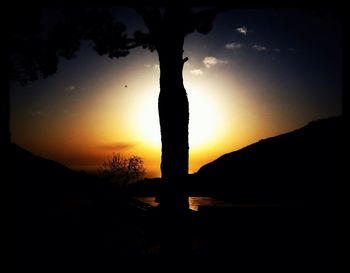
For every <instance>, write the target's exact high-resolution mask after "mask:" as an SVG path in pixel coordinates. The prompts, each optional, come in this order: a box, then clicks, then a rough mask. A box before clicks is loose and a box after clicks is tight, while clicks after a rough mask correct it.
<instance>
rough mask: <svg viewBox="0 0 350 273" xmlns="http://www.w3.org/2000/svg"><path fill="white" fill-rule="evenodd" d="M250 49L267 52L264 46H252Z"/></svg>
mask: <svg viewBox="0 0 350 273" xmlns="http://www.w3.org/2000/svg"><path fill="white" fill-rule="evenodd" d="M252 48H254V49H255V50H257V51H267V47H266V46H261V45H253V46H252Z"/></svg>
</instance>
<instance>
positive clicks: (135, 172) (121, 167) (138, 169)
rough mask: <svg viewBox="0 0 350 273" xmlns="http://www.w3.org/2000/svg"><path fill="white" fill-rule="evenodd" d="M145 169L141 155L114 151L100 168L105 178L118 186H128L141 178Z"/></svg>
mask: <svg viewBox="0 0 350 273" xmlns="http://www.w3.org/2000/svg"><path fill="white" fill-rule="evenodd" d="M145 171H146V170H145V168H144V167H143V160H142V158H141V157H138V156H136V155H133V156H130V157H126V156H123V155H122V154H120V153H113V154H112V156H111V158H110V159H107V160H106V161H104V162H103V164H102V166H101V167H100V168H99V173H100V176H101V177H102V178H103V179H105V180H106V181H108V182H111V183H113V184H116V185H118V186H126V185H127V184H130V183H133V182H136V181H137V180H140V179H141V178H143V176H144V174H145Z"/></svg>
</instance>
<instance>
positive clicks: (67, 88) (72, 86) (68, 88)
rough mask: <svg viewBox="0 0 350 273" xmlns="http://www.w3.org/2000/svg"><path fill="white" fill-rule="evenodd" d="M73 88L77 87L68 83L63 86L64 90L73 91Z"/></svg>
mask: <svg viewBox="0 0 350 273" xmlns="http://www.w3.org/2000/svg"><path fill="white" fill-rule="evenodd" d="M75 89H77V88H76V87H75V86H74V85H69V86H67V87H66V88H65V90H66V91H73V90H75Z"/></svg>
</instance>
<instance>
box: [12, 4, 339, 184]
mask: <svg viewBox="0 0 350 273" xmlns="http://www.w3.org/2000/svg"><path fill="white" fill-rule="evenodd" d="M55 13H56V11H55V10H48V13H47V14H48V16H49V15H52V14H55ZM114 14H115V16H116V18H117V19H118V20H120V21H122V22H124V23H125V24H126V25H127V27H128V31H129V32H130V33H133V32H134V31H135V30H137V29H143V30H145V26H144V25H143V22H142V20H141V18H140V17H139V16H138V15H137V14H136V13H135V12H134V11H133V10H129V9H116V10H114ZM341 33H342V32H341V25H340V22H339V21H338V18H337V16H336V15H335V14H332V13H320V12H312V11H311V12H310V11H303V10H269V9H268V10H263V9H260V10H231V11H229V12H226V13H223V14H221V15H219V16H218V17H217V18H216V20H215V22H214V27H213V30H212V31H211V32H210V33H209V34H207V35H201V34H198V33H192V34H190V35H188V36H187V37H186V39H185V46H184V50H185V51H184V57H188V58H189V61H188V62H187V63H186V64H185V67H184V71H183V77H184V85H185V88H186V90H187V93H188V97H189V103H190V124H189V128H190V129H189V133H190V136H189V137H190V173H193V172H196V171H197V170H198V169H199V168H200V167H201V166H202V165H203V164H205V163H208V162H210V161H212V160H214V159H216V158H218V157H219V156H221V155H223V154H224V153H228V152H232V151H234V150H237V149H239V148H242V147H244V146H246V145H248V144H251V143H253V142H256V141H258V140H260V139H262V138H267V137H271V136H274V135H278V134H281V133H284V132H287V131H291V130H294V129H297V128H299V127H302V126H304V125H306V124H307V123H308V122H309V121H311V120H315V119H320V118H326V117H330V116H335V115H340V114H341V113H342V48H341ZM158 93H159V67H158V56H157V53H156V52H153V53H151V52H149V51H147V50H144V49H142V48H138V49H135V50H133V51H132V52H131V54H129V55H128V56H127V57H125V58H120V59H110V58H108V57H107V56H102V57H101V56H99V55H98V54H97V53H96V52H94V51H93V50H92V49H91V48H90V47H89V46H88V43H87V42H84V43H83V44H82V48H81V50H80V52H79V53H78V54H77V57H76V58H75V59H73V60H70V61H67V60H64V59H61V60H60V63H59V67H58V72H57V73H56V74H55V75H53V76H50V77H48V78H47V79H44V80H38V81H36V82H33V83H30V84H28V85H26V86H24V87H23V86H20V85H19V84H17V83H12V85H11V97H10V111H11V112H10V122H11V140H12V141H13V142H14V143H16V144H18V145H20V146H22V147H23V148H25V149H27V150H29V151H31V152H33V153H35V154H37V155H41V156H43V157H46V158H49V159H53V160H56V161H58V162H61V163H63V164H65V165H66V166H68V167H70V168H73V169H78V170H80V169H83V170H87V171H91V170H94V169H96V168H97V167H98V166H100V165H101V164H102V162H103V161H104V160H105V159H106V158H108V157H109V156H110V155H111V154H112V152H120V153H123V154H125V155H138V156H140V157H142V158H143V159H144V162H145V168H146V169H147V176H148V177H155V176H159V175H160V170H159V165H160V149H161V143H160V129H159V123H158V112H157V111H158V110H157V99H158Z"/></svg>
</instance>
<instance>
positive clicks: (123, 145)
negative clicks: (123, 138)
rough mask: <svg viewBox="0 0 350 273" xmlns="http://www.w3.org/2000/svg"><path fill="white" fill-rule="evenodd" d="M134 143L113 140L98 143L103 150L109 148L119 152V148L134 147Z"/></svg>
mask: <svg viewBox="0 0 350 273" xmlns="http://www.w3.org/2000/svg"><path fill="white" fill-rule="evenodd" d="M135 145H136V143H132V142H114V143H107V144H103V145H100V146H99V148H101V149H103V150H110V151H114V152H119V151H121V150H126V149H130V148H133V147H135Z"/></svg>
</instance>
